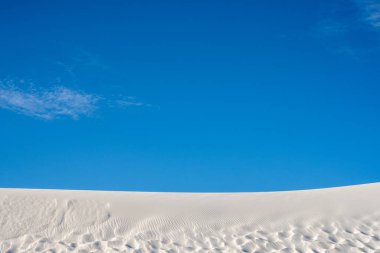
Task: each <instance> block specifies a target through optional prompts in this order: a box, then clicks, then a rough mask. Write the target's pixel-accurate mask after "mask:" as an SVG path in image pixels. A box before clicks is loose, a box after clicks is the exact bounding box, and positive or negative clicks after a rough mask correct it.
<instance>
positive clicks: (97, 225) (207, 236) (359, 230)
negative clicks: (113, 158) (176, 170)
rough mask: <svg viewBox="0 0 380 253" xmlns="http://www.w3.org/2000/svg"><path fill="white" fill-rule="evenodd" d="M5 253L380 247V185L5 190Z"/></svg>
mask: <svg viewBox="0 0 380 253" xmlns="http://www.w3.org/2000/svg"><path fill="white" fill-rule="evenodd" d="M0 252H1V253H19V252H51V253H53V252H54V253H60V252H78V253H85V252H134V253H137V252H256V253H259V252H261V253H263V252H296V253H318V252H326V253H327V252H344V253H350V252H377V253H380V184H367V185H359V186H351V187H341V188H331V189H321V190H307V191H289V192H270V193H231V194H230V193H210V194H208V193H207V194H206V193H142V192H105V191H67V190H29V189H0Z"/></svg>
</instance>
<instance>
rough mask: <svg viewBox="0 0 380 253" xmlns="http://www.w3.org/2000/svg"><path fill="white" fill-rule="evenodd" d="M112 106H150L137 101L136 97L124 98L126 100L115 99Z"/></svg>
mask: <svg viewBox="0 0 380 253" xmlns="http://www.w3.org/2000/svg"><path fill="white" fill-rule="evenodd" d="M114 104H115V105H116V106H118V107H132V106H137V107H140V106H152V105H151V104H147V103H144V102H141V101H138V100H137V99H136V97H132V96H129V97H126V98H123V99H117V100H115V101H114Z"/></svg>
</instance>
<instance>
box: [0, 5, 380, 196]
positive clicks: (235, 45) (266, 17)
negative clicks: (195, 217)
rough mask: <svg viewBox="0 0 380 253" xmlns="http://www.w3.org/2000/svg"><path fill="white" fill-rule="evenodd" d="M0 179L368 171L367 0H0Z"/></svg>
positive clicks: (263, 182)
mask: <svg viewBox="0 0 380 253" xmlns="http://www.w3.org/2000/svg"><path fill="white" fill-rule="evenodd" d="M0 32H1V33H0V34H1V39H0V187H14V188H16V187H23V188H63V189H98V190H137V191H196V192H199V191H207V192H209V191H212V192H215V191H221V192H226V191H272V190H291V189H305V188H319V187H330V186H341V185H350V184H359V183H369V182H376V181H380V131H379V129H380V119H379V110H380V87H379V85H380V1H379V0H373V1H370V0H369V1H366V0H357V1H356V0H352V1H350V0H346V1H340V0H332V1H331V0H324V1H321V0H315V1H313V0H312V1H297V0H294V1H280V0H278V1H243V0H233V1H220V0H218V1H207V0H206V1H204V0H202V1H145V0H142V1H84V0H81V1H1V2H0Z"/></svg>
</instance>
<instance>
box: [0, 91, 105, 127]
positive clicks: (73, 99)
mask: <svg viewBox="0 0 380 253" xmlns="http://www.w3.org/2000/svg"><path fill="white" fill-rule="evenodd" d="M99 100H100V97H98V96H96V95H93V94H88V93H85V92H82V91H78V90H73V89H69V88H66V87H55V88H53V89H48V90H43V89H21V88H19V87H16V86H14V85H4V84H0V108H3V109H7V110H11V111H13V112H17V113H20V114H24V115H27V116H31V117H35V118H40V119H45V120H52V119H56V118H62V117H68V118H72V119H78V118H80V117H81V116H87V115H90V114H91V113H92V112H93V111H94V110H95V108H96V106H97V103H98V101H99Z"/></svg>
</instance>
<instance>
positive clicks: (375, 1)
mask: <svg viewBox="0 0 380 253" xmlns="http://www.w3.org/2000/svg"><path fill="white" fill-rule="evenodd" d="M357 3H358V5H359V7H360V8H361V9H362V12H363V16H364V20H365V21H366V22H367V23H368V24H369V25H371V26H372V27H373V28H376V29H380V0H357Z"/></svg>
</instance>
